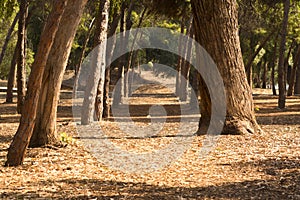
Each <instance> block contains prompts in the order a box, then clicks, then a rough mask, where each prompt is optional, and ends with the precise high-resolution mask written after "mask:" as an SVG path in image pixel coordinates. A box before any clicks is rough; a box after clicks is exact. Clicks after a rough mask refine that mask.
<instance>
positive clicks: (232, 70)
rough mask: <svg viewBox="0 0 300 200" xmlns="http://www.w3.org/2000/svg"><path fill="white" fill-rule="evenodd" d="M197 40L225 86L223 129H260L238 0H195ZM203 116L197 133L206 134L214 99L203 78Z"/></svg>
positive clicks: (229, 131) (238, 131) (241, 131)
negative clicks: (241, 37)
mask: <svg viewBox="0 0 300 200" xmlns="http://www.w3.org/2000/svg"><path fill="white" fill-rule="evenodd" d="M191 2H192V10H193V13H194V19H195V20H194V24H195V37H196V40H197V41H198V42H199V43H200V44H201V45H202V46H203V47H204V48H205V49H206V51H207V52H208V53H209V54H210V55H211V57H212V58H213V60H214V61H215V63H216V65H217V67H218V69H219V72H220V74H221V76H222V78H223V81H224V86H225V90H226V94H227V95H226V100H225V99H224V101H226V105H227V112H226V121H225V125H224V128H223V133H226V134H246V133H255V132H257V131H258V130H260V128H259V126H258V124H257V122H256V119H255V115H254V106H253V99H252V91H251V88H250V87H249V84H248V82H247V77H246V73H245V67H244V63H243V58H242V53H241V49H240V40H239V36H238V20H237V19H238V14H237V3H236V1H235V0H230V1H220V0H199V1H196V0H192V1H191ZM200 87H201V90H200V96H201V100H200V110H201V119H200V123H199V130H198V134H205V133H206V131H207V127H208V126H209V123H210V118H211V101H210V96H209V93H208V90H207V87H205V83H204V82H203V81H200Z"/></svg>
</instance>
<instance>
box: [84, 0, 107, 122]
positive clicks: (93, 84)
mask: <svg viewBox="0 0 300 200" xmlns="http://www.w3.org/2000/svg"><path fill="white" fill-rule="evenodd" d="M108 10H109V0H105V1H101V3H100V9H99V16H98V19H97V21H96V33H95V38H94V46H95V48H94V50H93V52H92V61H91V64H92V68H91V70H90V71H89V76H88V80H87V85H86V89H85V94H84V100H83V105H82V112H81V124H82V125H89V124H91V123H92V122H94V120H95V119H94V117H95V118H96V120H98V121H101V119H102V112H103V90H104V79H105V66H106V64H105V61H106V60H105V59H106V58H105V55H106V38H107V28H108Z"/></svg>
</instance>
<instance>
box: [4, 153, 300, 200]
mask: <svg viewBox="0 0 300 200" xmlns="http://www.w3.org/2000/svg"><path fill="white" fill-rule="evenodd" d="M227 165H230V166H231V167H232V170H237V171H239V170H245V169H247V167H253V168H257V170H260V171H262V172H264V173H266V174H267V175H269V177H270V178H268V179H262V180H251V181H248V180H246V181H242V182H233V183H224V184H219V185H211V186H202V187H201V186H200V187H168V186H157V185H151V184H146V183H135V182H130V181H129V182H126V181H125V180H124V181H122V182H121V181H104V180H101V177H99V179H76V178H73V179H63V180H58V181H55V180H48V181H41V182H38V183H34V184H39V185H42V186H51V185H64V186H65V187H59V188H60V189H59V190H55V191H53V190H48V191H43V193H44V194H45V193H46V194H47V195H46V196H45V195H43V197H44V198H51V199H63V198H64V199H65V198H67V199H299V197H300V172H299V168H300V161H299V159H283V158H281V159H267V160H259V161H255V162H240V163H234V164H227ZM178 184H179V185H180V183H178ZM79 190H81V191H79ZM78 191H79V193H78ZM86 191H89V193H90V194H91V195H85V194H84V193H85V192H86ZM74 192H76V194H74ZM11 197H18V198H26V197H27V198H28V197H30V198H38V197H41V196H40V194H39V192H36V191H27V192H26V193H22V192H17V191H15V192H10V193H2V194H1V195H0V198H11Z"/></svg>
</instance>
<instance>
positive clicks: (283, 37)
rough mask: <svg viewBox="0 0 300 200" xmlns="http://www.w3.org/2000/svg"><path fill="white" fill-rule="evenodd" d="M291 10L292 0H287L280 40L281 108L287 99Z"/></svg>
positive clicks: (279, 76)
mask: <svg viewBox="0 0 300 200" xmlns="http://www.w3.org/2000/svg"><path fill="white" fill-rule="evenodd" d="M289 12H290V0H285V3H284V17H283V21H282V27H281V34H280V35H281V42H280V49H279V62H278V87H279V98H278V107H279V108H280V109H283V108H285V99H286V84H285V62H284V53H285V43H286V36H287V26H288V19H289Z"/></svg>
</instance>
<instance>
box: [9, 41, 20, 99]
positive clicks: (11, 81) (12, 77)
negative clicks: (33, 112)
mask: <svg viewBox="0 0 300 200" xmlns="http://www.w3.org/2000/svg"><path fill="white" fill-rule="evenodd" d="M17 56H18V46H16V47H15V51H14V55H13V58H12V60H11V63H10V70H9V74H8V81H7V93H6V103H12V102H13V97H14V94H13V88H14V85H15V81H16V73H17Z"/></svg>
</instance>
